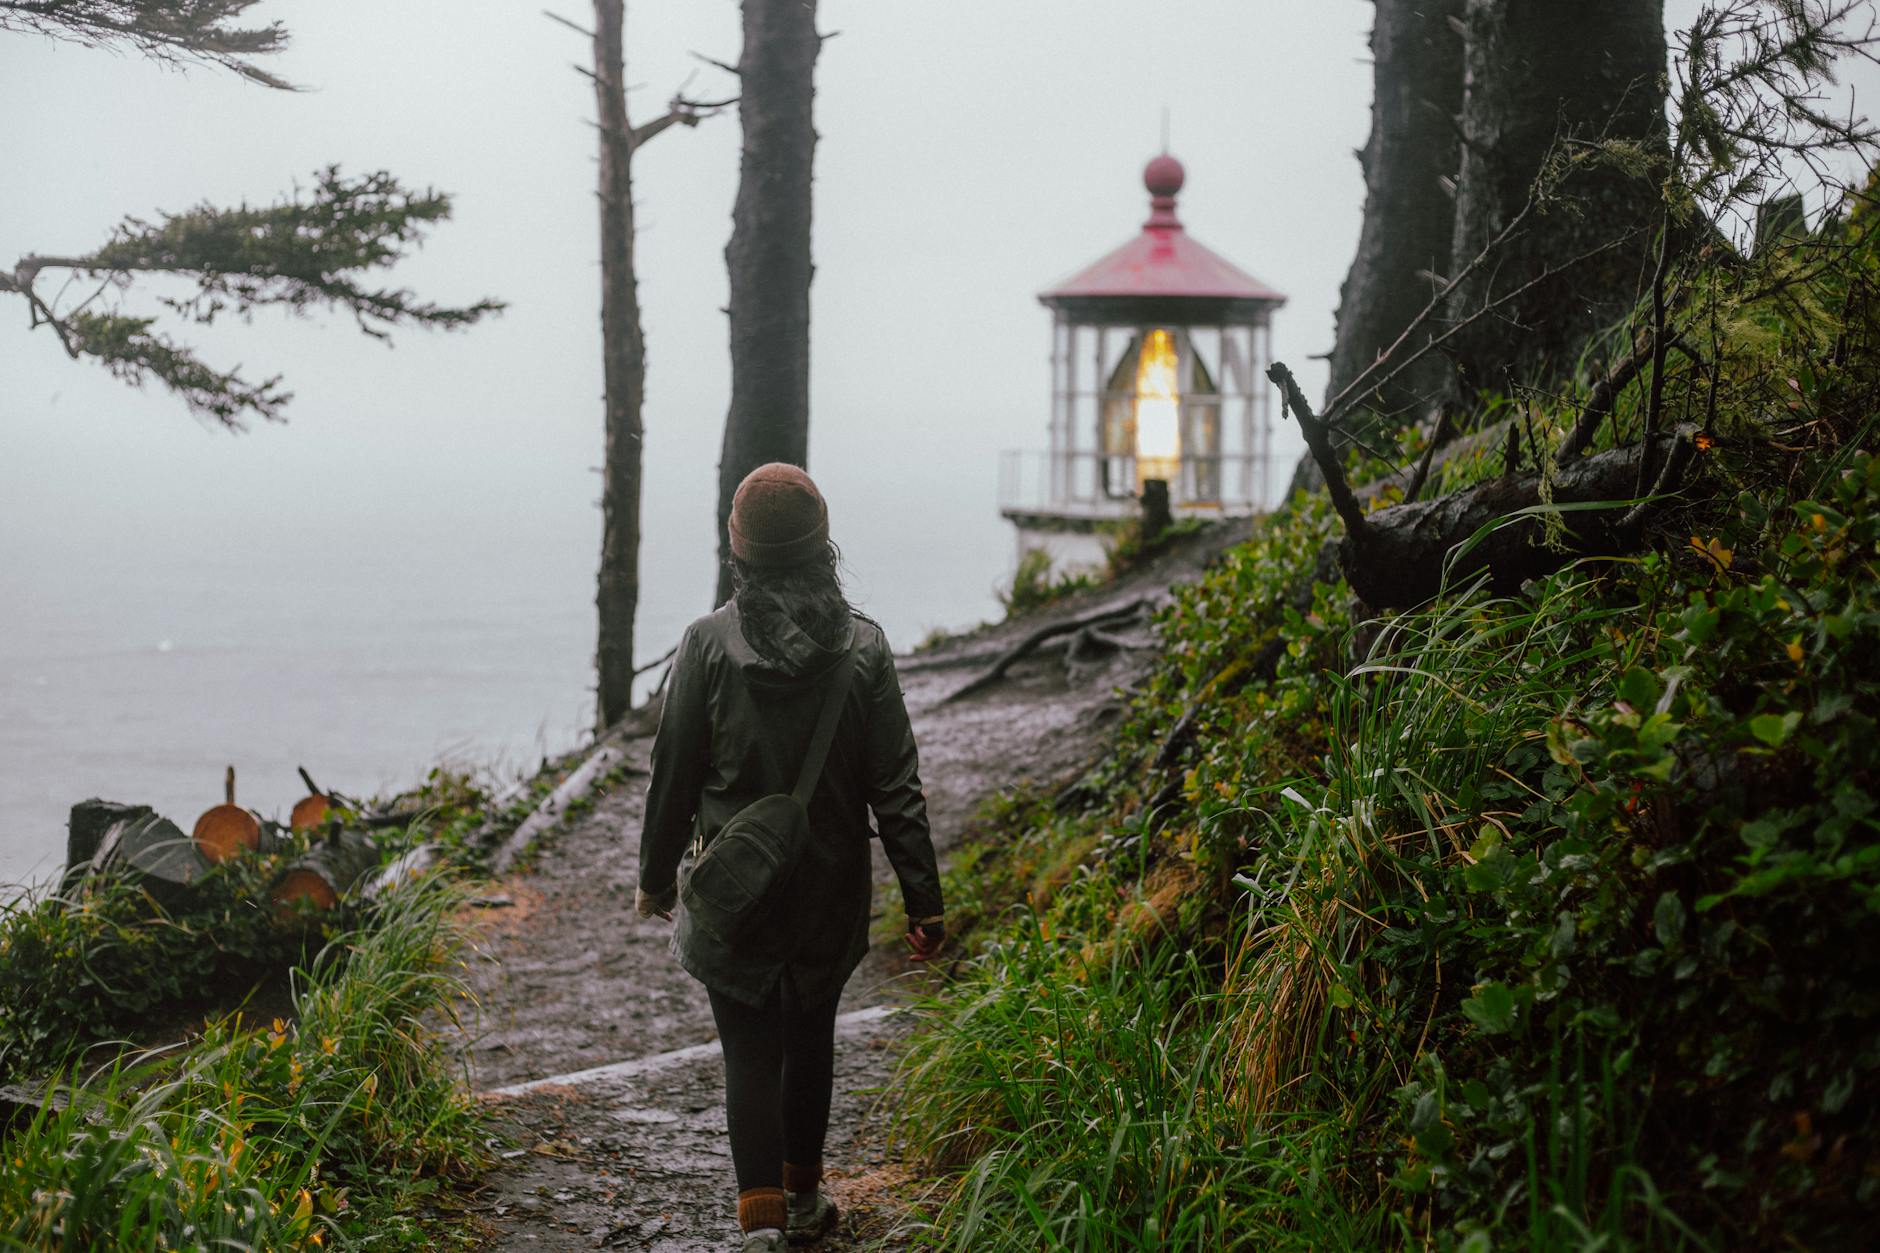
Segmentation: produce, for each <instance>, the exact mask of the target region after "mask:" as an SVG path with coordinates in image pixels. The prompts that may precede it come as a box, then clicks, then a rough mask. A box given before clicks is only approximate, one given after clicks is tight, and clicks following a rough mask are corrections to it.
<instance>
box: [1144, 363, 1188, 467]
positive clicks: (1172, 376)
mask: <svg viewBox="0 0 1880 1253" xmlns="http://www.w3.org/2000/svg"><path fill="white" fill-rule="evenodd" d="M1177 362H1178V358H1177V356H1176V352H1175V337H1174V336H1173V335H1171V334H1169V333H1168V332H1167V331H1165V330H1160V329H1158V330H1153V331H1150V332H1149V333H1148V335H1146V336H1145V337H1144V338H1143V341H1142V353H1141V354H1140V355H1139V356H1138V358H1137V360H1136V479H1137V482H1138V483H1142V482H1146V481H1147V480H1149V479H1164V480H1172V479H1173V478H1174V477H1175V467H1176V464H1177V462H1179V461H1180V460H1181V452H1182V443H1181V412H1182V397H1181V389H1180V384H1179V382H1178V380H1177V378H1176V366H1177Z"/></svg>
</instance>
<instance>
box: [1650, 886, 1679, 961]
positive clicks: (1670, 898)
mask: <svg viewBox="0 0 1880 1253" xmlns="http://www.w3.org/2000/svg"><path fill="white" fill-rule="evenodd" d="M1652 932H1653V934H1655V935H1656V936H1657V937H1658V942H1659V943H1660V944H1662V945H1664V946H1665V947H1666V948H1670V947H1671V946H1672V945H1673V944H1676V943H1677V942H1678V939H1679V937H1680V936H1682V935H1683V934H1684V902H1683V901H1682V900H1680V899H1679V898H1678V894H1677V893H1676V892H1665V893H1663V894H1662V895H1660V896H1659V898H1658V904H1657V906H1656V907H1655V908H1654V909H1653V910H1652Z"/></svg>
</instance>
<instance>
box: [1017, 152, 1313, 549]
mask: <svg viewBox="0 0 1880 1253" xmlns="http://www.w3.org/2000/svg"><path fill="white" fill-rule="evenodd" d="M1142 181H1143V186H1144V188H1145V189H1146V190H1147V191H1148V193H1149V217H1148V220H1147V221H1145V222H1144V223H1143V224H1142V229H1141V231H1140V232H1138V233H1137V234H1136V236H1135V237H1134V238H1132V239H1130V240H1129V241H1128V242H1126V243H1124V244H1123V245H1121V246H1120V247H1118V248H1116V249H1114V250H1112V251H1111V252H1109V253H1108V254H1106V255H1105V256H1103V257H1102V258H1100V259H1098V260H1097V261H1096V262H1094V263H1093V264H1091V265H1088V266H1086V267H1084V268H1083V269H1081V270H1079V271H1077V272H1076V273H1075V274H1073V275H1071V276H1070V277H1069V278H1066V279H1064V280H1063V281H1062V282H1060V283H1058V284H1056V285H1055V286H1053V287H1050V288H1048V289H1047V290H1045V291H1043V292H1040V293H1039V295H1038V300H1039V302H1040V303H1042V304H1043V305H1044V306H1045V308H1047V309H1049V310H1050V311H1051V416H1050V421H1049V424H1048V427H1047V445H1046V449H1045V451H1044V452H1042V453H1038V452H1008V453H1006V454H1004V456H1003V458H1002V460H1001V464H1000V473H999V505H1000V512H1001V513H1002V514H1003V515H1004V516H1005V517H1006V518H1007V519H1009V520H1010V521H1011V522H1012V523H1013V525H1014V526H1015V527H1016V528H1017V530H1018V541H1019V551H1020V552H1021V553H1023V552H1024V551H1025V550H1027V549H1043V550H1044V551H1045V552H1047V553H1049V554H1050V555H1051V556H1052V558H1053V559H1054V561H1057V562H1058V563H1060V564H1063V565H1091V564H1096V563H1097V562H1100V561H1101V560H1102V554H1103V549H1102V542H1101V541H1102V537H1103V534H1104V532H1105V531H1106V530H1107V529H1110V527H1111V526H1112V524H1114V523H1116V522H1119V521H1121V520H1123V519H1126V518H1129V517H1132V516H1134V515H1135V514H1136V513H1137V512H1138V511H1139V509H1140V507H1141V506H1140V501H1141V499H1142V497H1143V494H1144V492H1145V491H1158V492H1159V491H1163V490H1165V491H1166V492H1167V497H1168V502H1169V506H1170V511H1171V513H1172V514H1173V515H1174V516H1175V517H1178V518H1180V517H1235V516H1247V515H1250V514H1253V513H1256V512H1259V511H1260V510H1261V509H1263V508H1264V507H1265V504H1266V500H1265V493H1266V479H1267V470H1268V463H1269V461H1270V459H1271V451H1272V414H1271V410H1270V405H1269V389H1268V388H1267V387H1266V386H1265V373H1266V366H1267V363H1268V361H1269V360H1270V359H1271V357H1272V344H1271V337H1272V318H1273V312H1274V310H1276V309H1278V308H1279V307H1280V306H1281V305H1282V304H1284V303H1285V302H1286V297H1285V296H1283V295H1281V294H1280V293H1279V292H1277V291H1274V290H1273V289H1272V288H1271V287H1268V286H1267V285H1266V284H1264V283H1262V282H1261V281H1260V280H1259V279H1257V278H1255V277H1253V276H1252V275H1251V274H1249V273H1247V272H1246V271H1245V270H1243V269H1241V268H1240V267H1239V266H1237V265H1235V264H1234V263H1233V262H1231V261H1229V260H1227V259H1226V258H1225V257H1223V256H1221V255H1220V254H1219V253H1217V252H1215V251H1214V250H1213V249H1211V248H1209V247H1208V246H1207V245H1205V244H1203V243H1202V242H1201V241H1199V240H1197V239H1196V238H1195V237H1194V236H1192V235H1190V234H1189V233H1188V232H1187V231H1186V230H1185V229H1184V228H1183V227H1182V223H1181V217H1180V215H1179V214H1178V213H1177V211H1176V198H1177V197H1178V196H1179V195H1180V193H1181V190H1182V186H1183V184H1184V183H1185V182H1186V181H1187V171H1186V170H1185V169H1184V168H1183V166H1182V163H1181V162H1180V161H1178V160H1176V159H1175V158H1174V157H1172V156H1170V155H1168V154H1167V153H1163V154H1162V155H1160V156H1157V157H1155V158H1154V159H1152V160H1151V161H1150V162H1149V163H1148V165H1147V166H1146V167H1144V169H1143V172H1142ZM1158 483H1159V484H1161V485H1162V486H1161V487H1160V488H1157V487H1153V486H1152V485H1153V484H1158Z"/></svg>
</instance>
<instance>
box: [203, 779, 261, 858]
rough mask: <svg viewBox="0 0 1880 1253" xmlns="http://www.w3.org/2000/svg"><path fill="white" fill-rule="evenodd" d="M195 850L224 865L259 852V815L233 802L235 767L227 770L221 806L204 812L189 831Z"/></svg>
mask: <svg viewBox="0 0 1880 1253" xmlns="http://www.w3.org/2000/svg"><path fill="white" fill-rule="evenodd" d="M190 835H191V837H192V838H193V839H194V840H195V841H196V847H197V848H200V849H201V850H202V855H203V856H204V857H207V858H208V859H209V860H210V861H212V862H224V861H227V860H228V859H229V858H231V857H233V856H235V854H237V853H239V852H243V851H247V852H250V853H253V852H259V851H260V849H261V816H260V815H259V814H256V813H252V812H250V811H249V810H246V809H243V808H242V807H241V806H240V805H237V804H236V803H235V767H233V766H230V767H229V768H228V774H227V776H226V777H225V779H224V782H223V792H222V803H221V804H220V805H217V806H215V807H214V808H212V809H208V810H204V811H203V814H202V816H201V817H200V818H198V819H196V827H195V830H193V831H191V832H190Z"/></svg>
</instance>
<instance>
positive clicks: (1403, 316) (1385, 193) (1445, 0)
mask: <svg viewBox="0 0 1880 1253" xmlns="http://www.w3.org/2000/svg"><path fill="white" fill-rule="evenodd" d="M1375 2H1376V9H1377V16H1376V18H1375V19H1374V21H1373V23H1372V26H1371V64H1372V81H1373V84H1374V86H1373V92H1374V95H1373V97H1372V101H1371V135H1370V138H1369V139H1367V140H1366V141H1365V145H1364V149H1363V151H1361V152H1360V153H1359V154H1358V163H1359V165H1361V166H1362V167H1363V169H1364V225H1363V227H1362V228H1361V229H1360V230H1359V233H1358V254H1357V256H1355V257H1353V258H1352V261H1351V270H1350V271H1349V272H1348V273H1347V274H1346V275H1345V284H1344V286H1343V287H1341V288H1339V289H1338V333H1337V337H1336V338H1335V339H1334V340H1333V342H1332V355H1331V362H1330V364H1331V380H1330V382H1329V383H1328V384H1327V385H1326V398H1327V399H1328V400H1329V399H1330V398H1331V397H1332V396H1335V395H1337V394H1338V393H1339V392H1340V391H1342V390H1343V389H1344V388H1345V386H1346V385H1347V384H1348V383H1350V382H1351V381H1352V380H1353V379H1355V378H1357V377H1358V375H1359V374H1361V373H1363V372H1364V371H1365V370H1366V369H1367V368H1368V367H1369V366H1370V365H1371V363H1372V362H1374V361H1375V360H1377V356H1378V354H1379V353H1381V352H1383V351H1384V350H1385V349H1386V348H1388V347H1390V345H1391V344H1392V343H1393V342H1394V341H1395V340H1396V338H1397V337H1398V335H1400V334H1402V333H1403V330H1404V328H1405V327H1407V326H1409V325H1410V323H1411V321H1412V320H1413V319H1414V318H1415V317H1416V315H1417V314H1418V313H1419V312H1421V311H1422V309H1423V307H1424V306H1425V305H1427V304H1429V302H1430V297H1431V296H1433V295H1434V294H1435V291H1436V283H1435V281H1434V280H1433V278H1432V276H1434V275H1441V274H1444V273H1446V272H1447V270H1448V267H1449V245H1450V240H1451V238H1452V237H1453V235H1454V233H1455V216H1456V205H1455V201H1454V200H1453V199H1452V198H1451V195H1450V192H1449V190H1448V189H1447V188H1445V186H1444V180H1445V179H1449V180H1453V179H1454V178H1455V176H1456V169H1457V163H1458V160H1459V157H1460V145H1459V144H1458V142H1457V138H1456V126H1455V117H1456V114H1457V113H1458V112H1460V111H1461V109H1462V37H1461V35H1460V34H1459V33H1458V32H1457V30H1456V28H1455V25H1454V23H1455V22H1458V21H1459V20H1460V19H1461V17H1462V6H1463V0H1375ZM1423 338H1424V339H1427V338H1428V336H1427V334H1426V335H1425V336H1424V337H1423ZM1444 373H1445V370H1444V367H1443V363H1442V362H1441V361H1440V360H1438V359H1435V355H1434V354H1432V355H1431V357H1426V358H1424V360H1423V361H1421V362H1419V363H1418V365H1417V367H1415V368H1413V369H1412V370H1411V371H1410V373H1409V374H1408V375H1407V376H1405V377H1401V378H1399V379H1398V380H1396V381H1395V382H1393V383H1392V384H1391V385H1390V386H1389V388H1388V389H1387V390H1386V391H1385V392H1384V393H1383V394H1382V395H1381V396H1379V397H1377V398H1376V400H1374V402H1373V404H1374V406H1375V408H1376V409H1377V410H1378V411H1380V412H1382V413H1386V414H1397V413H1401V412H1403V411H1405V410H1408V409H1411V408H1412V407H1414V406H1416V405H1419V404H1420V403H1422V402H1425V401H1427V400H1428V399H1429V398H1430V396H1432V395H1433V394H1434V393H1435V391H1436V389H1437V387H1438V386H1439V385H1440V382H1441V379H1442V376H1443V374H1444Z"/></svg>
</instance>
